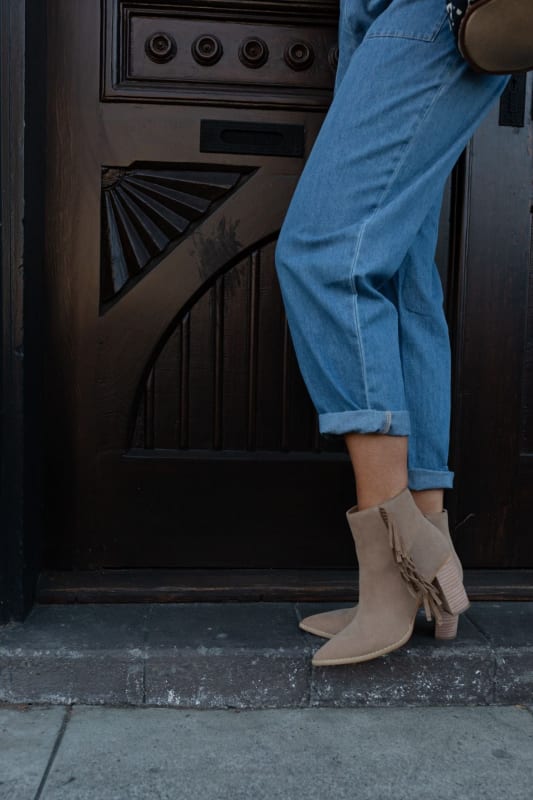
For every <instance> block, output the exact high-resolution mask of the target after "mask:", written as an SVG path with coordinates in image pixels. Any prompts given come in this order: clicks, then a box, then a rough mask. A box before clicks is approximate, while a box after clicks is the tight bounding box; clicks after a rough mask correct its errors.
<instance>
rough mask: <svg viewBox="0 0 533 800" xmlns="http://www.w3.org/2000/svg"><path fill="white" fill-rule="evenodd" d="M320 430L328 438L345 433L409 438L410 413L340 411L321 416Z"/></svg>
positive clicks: (319, 417) (319, 421)
mask: <svg viewBox="0 0 533 800" xmlns="http://www.w3.org/2000/svg"><path fill="white" fill-rule="evenodd" d="M318 429H319V431H320V433H321V434H323V435H324V436H325V437H326V438H330V436H333V435H339V434H344V433H387V434H389V436H409V434H410V433H411V423H410V420H409V412H408V411H374V410H371V409H364V410H361V411H338V412H336V413H333V414H331V413H328V414H319V415H318Z"/></svg>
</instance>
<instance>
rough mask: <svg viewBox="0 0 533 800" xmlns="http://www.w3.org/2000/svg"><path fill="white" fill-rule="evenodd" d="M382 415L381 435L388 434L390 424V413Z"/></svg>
mask: <svg viewBox="0 0 533 800" xmlns="http://www.w3.org/2000/svg"><path fill="white" fill-rule="evenodd" d="M384 413H385V424H384V425H383V428H382V431H381V432H382V433H388V432H389V431H390V428H391V424H392V412H391V411H385V412H384Z"/></svg>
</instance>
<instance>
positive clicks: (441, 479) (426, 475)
mask: <svg viewBox="0 0 533 800" xmlns="http://www.w3.org/2000/svg"><path fill="white" fill-rule="evenodd" d="M453 478H454V473H453V472H450V471H449V470H441V469H410V470H408V472H407V479H408V483H407V485H408V487H409V489H411V490H415V491H420V490H423V489H452V488H453Z"/></svg>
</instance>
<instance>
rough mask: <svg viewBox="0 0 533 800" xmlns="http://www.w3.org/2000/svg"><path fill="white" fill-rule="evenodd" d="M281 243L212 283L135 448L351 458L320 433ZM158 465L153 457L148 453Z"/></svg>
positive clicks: (153, 383) (141, 414)
mask: <svg viewBox="0 0 533 800" xmlns="http://www.w3.org/2000/svg"><path fill="white" fill-rule="evenodd" d="M274 246H275V243H274V242H272V241H271V242H270V243H268V244H266V245H265V246H263V247H262V248H261V249H257V250H255V251H254V252H252V253H251V254H250V255H248V256H246V257H245V258H243V259H242V260H241V261H239V262H238V263H237V264H236V265H235V266H233V267H232V268H231V269H229V270H228V271H226V272H225V273H223V274H222V275H220V276H219V277H218V279H217V280H216V281H215V282H214V283H212V284H211V285H210V286H209V287H208V288H207V289H206V291H205V292H204V293H203V294H202V296H201V297H200V298H199V299H198V300H197V301H196V303H195V304H194V306H193V307H192V308H191V309H190V310H189V311H188V313H187V314H186V315H185V316H183V317H181V318H180V319H179V321H178V323H177V324H176V326H175V328H174V330H173V331H172V332H171V333H170V335H168V334H167V336H168V338H167V340H166V342H165V343H164V345H163V346H162V347H158V348H156V350H155V352H157V353H158V355H157V356H156V358H155V360H154V363H153V364H152V366H151V369H150V371H149V374H148V377H147V379H146V381H145V384H144V387H143V388H142V390H141V391H140V392H139V393H138V397H139V402H138V407H137V409H136V411H135V419H136V422H135V426H134V432H133V436H132V440H131V442H130V447H131V448H135V449H143V450H147V451H150V450H151V451H156V452H154V454H157V455H158V456H160V455H161V454H162V453H161V451H174V455H178V454H182V455H186V452H187V451H190V450H195V451H198V450H204V451H211V452H212V451H213V450H220V451H225V453H227V451H231V452H234V453H236V454H238V453H241V454H243V453H245V452H246V451H261V452H263V453H264V452H265V451H267V452H274V453H275V452H278V453H279V452H282V453H286V452H289V451H297V452H321V451H325V450H327V451H335V452H336V451H339V452H341V451H342V452H344V447H343V443H342V441H339V442H336V441H332V440H326V439H325V438H324V437H322V436H320V434H319V433H318V423H317V415H316V412H315V409H314V407H313V405H312V403H311V400H310V398H309V395H308V393H307V389H306V388H305V385H304V382H303V379H302V377H301V374H300V371H299V368H298V365H297V361H296V356H295V353H294V349H293V345H292V340H291V338H290V334H289V330H288V326H287V320H286V317H285V311H284V306H283V302H282V299H281V294H280V290H279V284H278V281H277V275H276V273H275V268H274ZM146 455H149V453H146Z"/></svg>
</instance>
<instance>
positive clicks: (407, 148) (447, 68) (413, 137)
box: [349, 56, 454, 407]
mask: <svg viewBox="0 0 533 800" xmlns="http://www.w3.org/2000/svg"><path fill="white" fill-rule="evenodd" d="M453 60H454V57H453V56H450V57H449V58H448V59H447V60H446V62H445V64H444V67H443V69H442V73H441V74H442V83H441V85H440V87H439V89H438V91H437V92H436V93H435V95H434V96H433V99H432V100H431V102H430V103H429V105H428V107H427V108H426V110H425V112H424V114H422V115H421V116H420V117H419V119H418V125H415V127H414V129H413V131H412V133H411V137H410V139H409V141H407V142H406V143H405V145H404V148H403V150H402V151H401V153H400V155H399V156H398V161H397V164H396V168H395V169H394V171H393V173H392V175H391V177H390V179H389V182H388V183H387V185H386V186H385V187H384V189H383V191H382V192H381V195H380V196H379V199H378V201H377V203H376V207H375V208H374V210H373V212H372V213H371V214H370V216H369V217H368V218H367V219H366V220H365V221H364V222H363V223H362V225H361V229H360V231H359V235H358V237H357V241H356V246H355V251H354V254H353V258H352V263H351V265H350V273H349V281H350V284H351V286H352V296H353V302H352V306H353V315H354V322H355V327H356V331H357V340H358V343H359V353H360V357H361V363H362V367H363V379H364V386H365V399H366V405H367V407H369V406H370V400H369V397H368V385H367V380H366V367H365V357H364V348H363V341H362V337H361V328H360V325H359V318H358V314H357V288H356V283H355V281H356V274H355V268H356V266H357V261H358V257H359V252H360V250H361V243H362V241H363V235H364V232H365V230H366V227H367V225H368V223H369V222H371V221H372V220H373V219H374V217H375V216H376V214H377V213H378V211H379V209H380V206H381V203H382V202H383V199H384V198H385V197H386V195H387V192H388V191H389V189H390V187H391V186H392V184H393V182H394V179H395V178H396V176H397V174H398V173H399V171H400V169H401V168H402V166H403V165H404V163H405V160H406V158H407V155H408V153H409V151H410V150H411V148H412V147H413V146H414V141H415V140H416V137H417V135H418V132H419V130H420V129H421V127H422V123H423V122H424V121H425V119H426V117H428V116H429V114H430V113H431V110H432V109H433V107H434V106H435V104H436V102H437V100H438V99H439V97H440V96H441V94H443V92H444V90H445V88H446V87H447V85H448V77H449V75H450V73H451V68H450V64H451V62H452V61H453Z"/></svg>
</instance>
